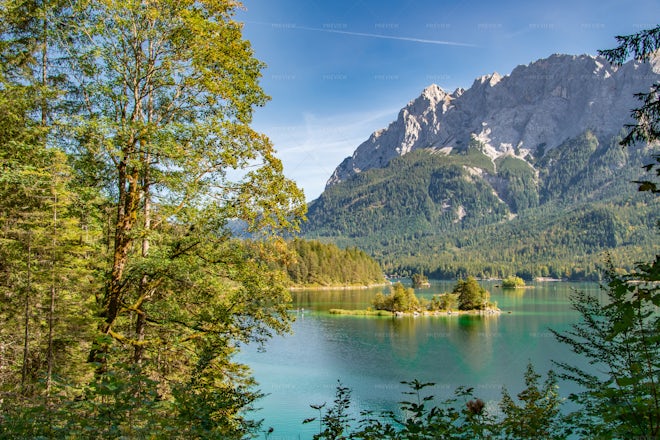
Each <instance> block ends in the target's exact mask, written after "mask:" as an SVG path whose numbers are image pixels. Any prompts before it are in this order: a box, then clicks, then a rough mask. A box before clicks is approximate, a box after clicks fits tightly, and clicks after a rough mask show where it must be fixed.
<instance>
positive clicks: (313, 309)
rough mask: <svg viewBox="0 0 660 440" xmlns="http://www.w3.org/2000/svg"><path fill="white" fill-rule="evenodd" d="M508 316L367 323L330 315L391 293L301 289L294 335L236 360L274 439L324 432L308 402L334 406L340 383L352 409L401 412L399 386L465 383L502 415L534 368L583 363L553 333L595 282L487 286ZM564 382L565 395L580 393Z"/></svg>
mask: <svg viewBox="0 0 660 440" xmlns="http://www.w3.org/2000/svg"><path fill="white" fill-rule="evenodd" d="M481 284H482V285H483V286H484V287H486V288H487V289H488V290H489V291H490V292H491V301H497V303H498V305H499V307H500V308H501V309H502V310H503V313H502V314H500V315H496V316H483V317H482V316H468V315H462V316H456V315H454V316H437V317H436V316H424V317H417V318H414V317H403V318H390V317H361V316H345V315H344V316H342V315H330V314H329V313H328V310H329V309H331V308H344V309H364V308H367V307H368V306H369V305H370V302H371V299H372V298H373V296H374V295H375V294H376V293H377V292H379V291H382V290H383V289H380V288H378V289H362V290H337V291H334V290H333V291H300V292H295V293H294V303H293V309H294V311H293V313H294V314H295V315H296V318H297V319H296V321H295V322H294V324H293V334H291V335H286V336H282V337H276V338H274V339H272V340H271V341H269V343H268V344H267V345H266V347H265V351H264V352H261V351H259V350H258V349H257V347H253V346H248V347H244V348H243V350H242V352H241V354H240V355H239V356H238V357H237V360H238V361H240V362H243V363H246V364H247V365H249V366H250V367H251V368H252V370H253V372H254V375H255V377H256V379H257V381H258V382H259V384H260V389H261V391H262V392H264V393H267V394H268V395H267V396H266V397H265V398H263V399H262V400H260V401H259V405H258V406H259V407H260V408H261V409H260V410H259V411H257V412H256V413H254V414H253V415H252V416H253V417H254V418H257V419H261V418H263V419H264V423H263V428H264V429H268V428H269V427H272V428H273V429H274V431H273V433H272V434H271V436H270V437H269V439H271V440H275V439H308V438H311V437H312V435H313V434H314V433H316V432H318V425H317V424H315V423H312V424H308V425H303V424H302V421H303V420H304V419H305V418H308V417H314V416H317V415H318V412H316V411H314V410H313V409H311V408H310V407H309V405H310V404H320V403H323V402H328V404H331V403H332V400H333V398H334V393H335V388H336V386H337V383H338V382H337V381H338V380H339V381H341V383H342V385H344V386H347V387H349V388H350V389H351V390H352V400H353V407H352V408H353V411H354V414H355V415H358V414H359V412H360V411H362V410H376V411H378V410H395V409H396V408H397V402H399V401H400V400H402V398H403V395H402V394H401V393H402V392H403V391H406V390H407V388H406V386H405V385H402V384H401V383H400V382H401V381H410V380H413V379H419V380H421V381H425V382H434V383H435V384H436V385H435V386H434V387H433V388H431V389H429V394H432V395H434V396H435V397H436V398H439V399H442V398H444V397H449V396H451V395H452V394H453V391H454V390H455V389H456V388H457V387H458V386H469V387H473V388H474V390H475V395H476V396H478V397H480V398H482V399H483V400H485V401H486V402H487V403H489V404H490V405H491V408H496V406H497V401H498V400H499V399H500V397H501V391H502V387H506V388H507V389H508V390H509V392H510V393H511V394H517V393H518V392H520V390H521V389H522V388H523V374H524V371H525V368H526V366H527V363H528V362H530V361H531V362H532V363H533V364H534V367H535V369H536V371H537V372H539V373H542V374H543V375H544V377H545V373H546V372H547V371H548V370H549V369H552V368H553V367H554V366H553V364H552V360H555V361H565V360H571V361H573V360H575V362H576V363H578V364H582V362H581V360H580V359H575V355H574V354H573V353H572V352H571V351H570V350H569V348H568V347H567V346H564V345H561V344H559V343H558V342H557V341H556V340H555V339H554V336H553V335H552V333H551V332H550V331H549V330H548V329H549V328H552V329H554V330H557V331H564V330H567V329H568V328H570V326H571V324H573V323H575V322H576V321H577V319H578V315H577V313H576V312H575V311H573V310H572V309H571V307H570V301H569V295H570V293H571V291H572V290H571V289H573V288H578V289H581V290H588V291H593V293H594V294H599V293H600V292H599V288H598V286H597V285H596V284H572V283H556V282H549V283H537V284H535V286H534V288H533V289H525V290H515V291H503V290H502V289H500V288H499V287H496V283H493V282H484V283H481ZM453 285H454V283H453V282H432V286H431V288H430V289H420V290H417V291H416V294H417V296H419V297H427V298H430V297H431V296H432V295H433V294H434V293H441V292H447V291H450V290H451V289H452V287H453ZM573 390H574V388H573V385H572V384H570V383H560V392H561V394H562V395H564V396H567V395H568V394H569V392H571V391H573Z"/></svg>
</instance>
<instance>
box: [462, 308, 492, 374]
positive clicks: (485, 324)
mask: <svg viewBox="0 0 660 440" xmlns="http://www.w3.org/2000/svg"><path fill="white" fill-rule="evenodd" d="M457 321H458V330H457V331H456V332H455V336H454V337H453V338H452V341H453V342H454V344H455V346H456V348H455V349H454V350H453V351H454V352H455V353H456V355H457V356H460V357H462V362H463V363H464V364H465V366H467V367H468V368H470V369H471V370H472V371H474V372H479V371H482V370H483V369H484V368H486V367H487V365H489V364H490V363H491V361H492V357H493V345H494V343H495V338H498V337H501V334H500V333H499V331H498V323H499V315H488V316H479V315H461V316H459V317H458V320H457Z"/></svg>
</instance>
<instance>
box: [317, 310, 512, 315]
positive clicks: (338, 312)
mask: <svg viewBox="0 0 660 440" xmlns="http://www.w3.org/2000/svg"><path fill="white" fill-rule="evenodd" d="M329 313H330V314H331V315H350V316H391V317H405V316H412V317H417V316H459V315H482V316H492V315H499V314H501V313H502V311H501V310H500V309H499V308H488V309H484V310H436V311H430V310H423V311H421V312H390V311H389V310H364V309H357V310H351V309H330V310H329Z"/></svg>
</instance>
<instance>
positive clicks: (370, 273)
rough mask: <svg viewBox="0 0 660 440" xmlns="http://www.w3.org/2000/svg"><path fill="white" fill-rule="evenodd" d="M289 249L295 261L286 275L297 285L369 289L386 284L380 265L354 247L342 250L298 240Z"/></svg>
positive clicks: (288, 265)
mask: <svg viewBox="0 0 660 440" xmlns="http://www.w3.org/2000/svg"><path fill="white" fill-rule="evenodd" d="M289 249H290V250H291V251H293V253H294V259H293V260H292V261H291V262H289V263H287V265H286V271H287V273H288V275H289V278H290V279H291V282H292V283H293V284H294V285H298V286H300V285H303V286H350V285H354V286H355V285H361V286H369V285H373V284H383V283H384V282H385V277H384V275H383V271H382V269H381V268H380V266H379V265H378V263H377V262H376V261H375V260H374V259H373V258H371V257H370V256H369V255H367V254H366V253H365V252H364V251H362V250H360V249H357V248H355V247H353V248H347V249H339V248H338V247H337V246H335V245H334V244H324V243H321V242H319V241H314V240H311V241H308V240H302V239H295V240H293V241H291V242H290V243H289Z"/></svg>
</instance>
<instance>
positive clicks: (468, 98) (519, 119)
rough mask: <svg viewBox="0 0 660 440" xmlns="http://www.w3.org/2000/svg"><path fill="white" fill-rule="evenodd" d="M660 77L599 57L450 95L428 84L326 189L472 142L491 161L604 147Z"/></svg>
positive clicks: (542, 66)
mask: <svg viewBox="0 0 660 440" xmlns="http://www.w3.org/2000/svg"><path fill="white" fill-rule="evenodd" d="M659 78H660V63H657V64H656V63H650V64H649V63H644V64H640V63H636V62H629V63H627V64H624V65H623V66H620V67H615V66H612V65H611V64H610V63H609V62H607V60H605V59H603V58H600V57H594V56H589V55H581V56H571V55H552V56H550V57H549V58H546V59H542V60H539V61H536V62H533V63H531V64H529V65H526V66H518V67H516V68H515V69H514V70H513V71H512V72H511V73H510V74H509V75H507V76H500V75H499V74H497V73H493V74H491V75H485V76H482V77H480V78H477V79H476V80H475V81H474V83H473V84H472V86H471V87H470V88H469V89H467V90H463V89H457V90H455V91H453V92H452V93H447V92H445V91H444V90H443V89H442V88H440V87H439V86H437V85H435V84H433V85H430V86H429V87H427V88H426V89H425V90H424V91H423V92H422V94H421V95H420V96H419V97H418V98H416V99H414V100H413V101H411V102H410V103H409V104H408V105H407V106H406V107H404V108H403V109H402V110H401V111H400V112H399V115H398V118H397V120H396V121H394V122H392V123H391V124H390V125H389V127H387V128H386V129H382V130H378V131H376V132H374V133H373V134H372V135H371V136H370V137H369V139H367V140H366V141H365V142H363V143H362V144H361V145H360V146H358V147H357V149H356V150H355V152H354V154H353V155H352V156H351V157H348V158H346V159H345V160H344V161H343V162H342V163H341V164H340V165H339V166H338V167H337V169H336V170H335V172H334V173H333V174H332V176H331V177H330V179H329V181H328V186H332V185H334V184H337V183H339V182H342V181H344V180H346V179H348V178H349V177H351V176H353V175H354V174H357V173H360V172H362V171H366V170H368V169H372V168H382V167H384V166H385V165H387V164H388V163H389V161H390V160H392V159H393V158H394V157H397V156H403V155H405V154H407V153H409V152H411V151H413V150H416V149H420V148H433V149H436V150H442V151H445V152H449V151H452V150H456V149H458V150H461V149H465V148H467V146H468V144H469V142H470V140H471V139H477V140H478V141H480V142H481V143H482V144H483V145H484V146H485V147H486V149H485V152H486V153H487V154H488V156H490V157H491V158H492V159H496V158H497V157H500V156H502V155H514V156H517V157H520V158H523V159H525V158H526V157H527V156H528V155H531V157H534V158H538V157H541V156H543V154H544V153H545V152H546V151H548V150H550V149H552V148H554V147H556V146H558V145H560V144H561V143H562V142H564V141H565V140H566V139H568V138H572V137H575V136H577V135H579V134H580V133H583V132H585V131H586V130H590V131H591V132H592V133H594V134H595V135H596V137H598V139H600V140H601V141H603V140H606V139H608V138H610V137H611V136H612V135H614V134H616V133H618V132H619V131H620V130H621V128H622V127H623V125H624V124H625V123H627V122H630V116H629V115H630V110H631V109H632V108H634V107H636V106H637V104H638V102H637V100H636V99H635V97H634V94H635V93H639V92H641V91H645V90H648V88H649V86H650V85H651V84H652V83H653V82H655V81H657V80H658V79H659Z"/></svg>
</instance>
